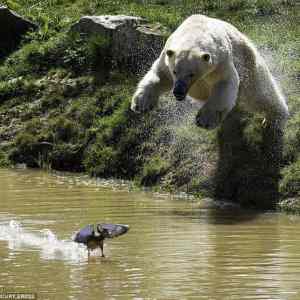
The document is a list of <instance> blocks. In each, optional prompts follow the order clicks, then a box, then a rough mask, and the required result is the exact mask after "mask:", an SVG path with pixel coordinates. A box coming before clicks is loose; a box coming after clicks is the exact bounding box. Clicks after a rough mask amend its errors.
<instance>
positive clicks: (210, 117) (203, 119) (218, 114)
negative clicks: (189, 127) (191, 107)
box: [196, 109, 225, 129]
mask: <svg viewBox="0 0 300 300" xmlns="http://www.w3.org/2000/svg"><path fill="white" fill-rule="evenodd" d="M224 117H225V116H224V112H223V111H216V110H211V111H207V110H202V109H201V110H200V111H199V112H198V114H197V116H196V124H197V126H199V127H203V128H205V129H215V128H216V127H217V126H218V125H219V124H220V123H221V122H222V120H223V119H224Z"/></svg>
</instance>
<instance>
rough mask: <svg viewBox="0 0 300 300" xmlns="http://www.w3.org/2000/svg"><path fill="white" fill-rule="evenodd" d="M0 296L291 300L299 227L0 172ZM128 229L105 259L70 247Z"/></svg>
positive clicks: (299, 266)
mask: <svg viewBox="0 0 300 300" xmlns="http://www.w3.org/2000/svg"><path fill="white" fill-rule="evenodd" d="M0 203H1V204H0V205H1V210H0V258H1V269H0V290H1V288H5V290H7V291H9V290H10V291H27V292H36V293H37V294H38V296H39V299H295V300H296V299H300V276H299V275H300V240H299V233H298V232H299V225H300V218H299V217H296V216H286V215H280V214H271V213H266V214H258V215H257V214H253V213H250V212H244V211H240V210H238V209H232V210H214V209H212V208H206V207H205V206H202V205H199V204H198V203H197V202H195V201H192V200H191V199H189V200H188V199H172V198H171V197H161V196H160V195H155V194H150V193H144V192H130V191H129V189H128V185H126V184H125V183H123V182H107V181H93V180H90V179H88V178H86V177H79V176H58V175H55V174H52V175H49V174H47V173H44V172H41V171H28V170H14V171H13V170H0ZM97 221H101V222H113V223H123V224H129V225H130V228H131V229H130V231H129V233H128V234H126V235H124V236H122V237H120V238H117V239H113V240H108V241H107V243H106V245H105V252H106V255H107V257H106V258H104V259H103V258H101V257H100V256H99V253H94V255H93V256H91V257H90V258H88V256H87V252H86V250H85V247H83V246H82V245H78V244H76V243H74V242H72V235H73V234H74V232H76V231H77V230H78V229H79V228H80V227H82V226H84V225H86V224H88V223H93V222H97Z"/></svg>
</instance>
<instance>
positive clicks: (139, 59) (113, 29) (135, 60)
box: [71, 15, 167, 73]
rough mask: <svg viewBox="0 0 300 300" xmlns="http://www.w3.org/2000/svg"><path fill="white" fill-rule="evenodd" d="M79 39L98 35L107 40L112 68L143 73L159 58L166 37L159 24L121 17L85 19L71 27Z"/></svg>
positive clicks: (90, 17)
mask: <svg viewBox="0 0 300 300" xmlns="http://www.w3.org/2000/svg"><path fill="white" fill-rule="evenodd" d="M71 31H73V32H77V33H80V34H81V35H82V36H91V35H100V36H102V37H104V39H105V40H107V43H108V45H109V46H108V47H107V50H108V51H107V53H106V55H108V56H109V61H110V64H111V66H112V67H113V66H116V67H126V68H127V69H129V70H131V71H133V72H135V73H143V72H144V71H146V69H148V68H149V66H150V65H151V64H152V63H153V61H154V60H155V59H156V58H157V57H158V56H159V54H160V52H161V50H162V48H163V45H164V42H165V37H166V35H167V30H166V29H165V28H164V27H163V26H161V25H160V24H149V23H147V21H146V20H144V19H142V18H140V17H133V16H124V15H114V16H111V15H107V16H85V17H82V18H81V19H80V20H79V21H78V22H77V23H75V24H74V25H73V26H72V27H71Z"/></svg>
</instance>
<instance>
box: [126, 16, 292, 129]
mask: <svg viewBox="0 0 300 300" xmlns="http://www.w3.org/2000/svg"><path fill="white" fill-rule="evenodd" d="M170 90H173V94H174V96H175V98H176V99H177V100H179V101H181V100H184V99H191V100H193V101H196V102H198V103H200V104H201V105H200V110H199V112H198V114H197V116H196V124H197V125H198V126H200V127H203V128H206V129H213V128H216V127H217V126H218V125H219V124H220V123H221V122H222V121H223V120H224V119H225V118H226V116H227V115H228V113H229V112H230V111H231V110H232V108H233V107H234V106H235V105H236V103H237V102H239V101H242V102H243V103H244V105H245V106H246V107H247V109H249V110H251V111H258V112H262V113H264V115H265V119H266V120H270V121H272V122H274V121H275V122H276V123H277V124H280V127H283V126H284V123H285V121H286V119H287V117H288V107H287V104H286V102H285V98H284V96H283V95H282V93H281V91H280V89H279V87H278V85H277V83H276V82H275V80H274V78H273V77H272V75H271V73H270V71H269V69H268V66H267V64H266V62H265V61H264V59H263V58H262V57H261V55H260V54H259V53H258V51H257V50H256V48H255V46H254V45H253V43H252V42H251V41H250V40H249V39H248V38H247V37H246V36H245V35H244V34H242V33H241V32H239V31H238V30H237V29H236V28H235V27H234V26H233V25H231V24H229V23H227V22H224V21H221V20H218V19H215V18H210V17H207V16H204V15H192V16H190V17H189V18H187V19H186V20H185V21H184V22H183V23H182V24H181V25H180V26H179V27H178V28H177V30H176V31H175V32H174V33H173V34H172V35H171V36H170V37H169V38H168V40H167V42H166V44H165V47H164V49H163V50H162V52H161V54H160V56H159V58H158V59H157V60H156V61H155V62H154V63H153V65H152V67H151V69H150V70H149V71H148V73H147V74H146V75H145V76H144V78H143V79H142V80H141V81H140V82H139V84H138V86H137V89H136V92H135V93H134V95H133V98H132V102H131V109H132V110H133V111H136V112H143V111H147V110H150V109H152V108H153V107H154V106H155V105H156V103H157V102H158V99H159V96H160V95H161V94H162V93H163V92H166V91H170Z"/></svg>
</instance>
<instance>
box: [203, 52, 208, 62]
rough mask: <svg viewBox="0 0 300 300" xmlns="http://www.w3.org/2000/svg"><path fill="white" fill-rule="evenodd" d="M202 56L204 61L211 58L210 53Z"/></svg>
mask: <svg viewBox="0 0 300 300" xmlns="http://www.w3.org/2000/svg"><path fill="white" fill-rule="evenodd" d="M202 58H203V60H204V61H207V62H208V61H209V60H210V55H209V54H204V55H203V56H202Z"/></svg>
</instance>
